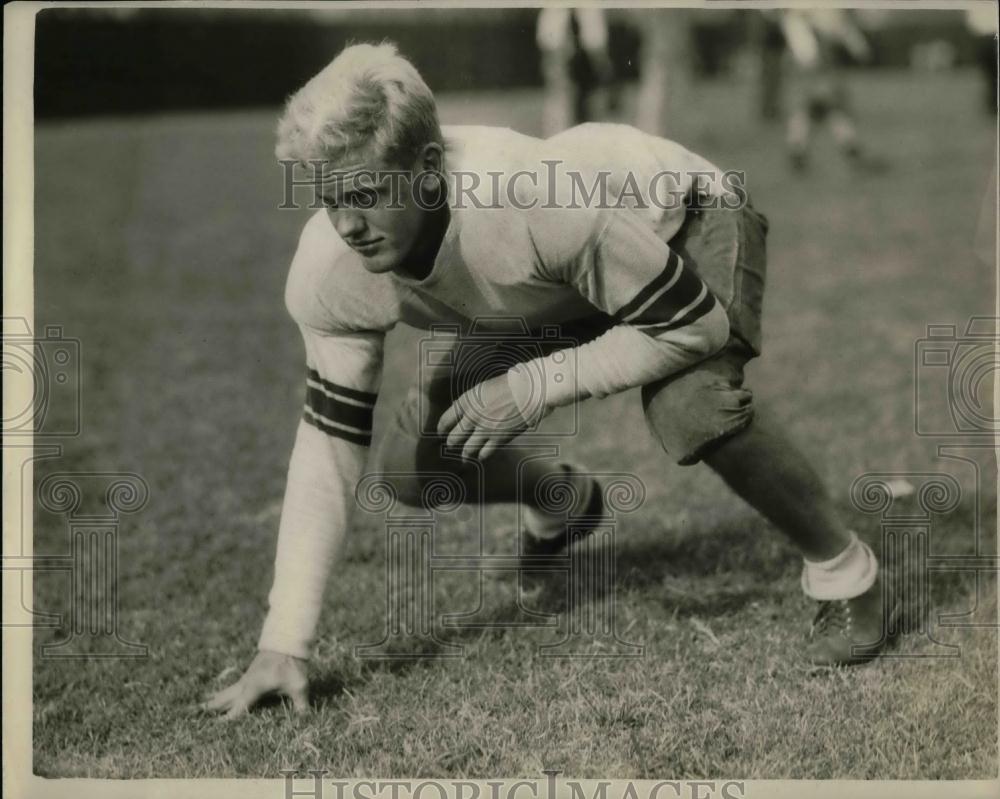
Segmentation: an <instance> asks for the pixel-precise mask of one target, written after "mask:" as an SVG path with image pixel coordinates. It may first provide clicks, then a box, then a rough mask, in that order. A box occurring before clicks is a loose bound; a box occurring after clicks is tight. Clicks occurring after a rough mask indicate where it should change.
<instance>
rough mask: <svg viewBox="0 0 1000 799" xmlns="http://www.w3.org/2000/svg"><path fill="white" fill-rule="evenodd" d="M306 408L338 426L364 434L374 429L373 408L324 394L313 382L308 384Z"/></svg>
mask: <svg viewBox="0 0 1000 799" xmlns="http://www.w3.org/2000/svg"><path fill="white" fill-rule="evenodd" d="M306 407H307V408H309V409H310V410H311V411H313V412H315V413H316V414H317V415H319V416H321V417H325V418H326V419H330V420H332V421H334V422H336V423H337V424H341V425H347V426H349V427H353V428H355V429H357V430H361V431H362V432H364V431H370V430H371V429H372V416H373V415H374V413H375V411H374V409H373V408H371V407H366V406H361V405H352V404H351V403H350V402H346V401H344V400H342V399H340V398H339V397H335V396H332V395H331V394H328V393H326V392H324V391H323V390H322V389H321V388H319V387H317V386H316V385H314V384H313V383H312V382H311V381H310V382H309V383H307V384H306Z"/></svg>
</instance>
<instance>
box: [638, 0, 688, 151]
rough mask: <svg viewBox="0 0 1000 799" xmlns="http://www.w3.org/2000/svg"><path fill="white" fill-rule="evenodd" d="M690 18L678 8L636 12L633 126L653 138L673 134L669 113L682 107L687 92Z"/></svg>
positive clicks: (683, 10) (686, 10)
mask: <svg viewBox="0 0 1000 799" xmlns="http://www.w3.org/2000/svg"><path fill="white" fill-rule="evenodd" d="M639 15H641V17H640V16H639ZM691 15H692V12H691V11H690V10H688V9H681V8H669V9H667V8H661V9H655V10H653V9H643V10H642V11H641V12H637V17H636V20H635V22H636V27H637V29H638V30H639V33H640V35H641V44H640V50H639V87H638V91H637V96H636V115H635V124H636V127H638V128H639V129H640V130H643V131H645V132H646V133H651V134H653V135H654V136H668V135H670V134H671V132H673V131H672V130H671V128H672V126H673V119H672V114H673V113H675V112H676V109H678V108H682V107H683V106H684V105H685V97H686V95H687V94H688V92H689V87H690V85H691V73H692V62H693V59H694V55H695V53H694V46H693V42H692V31H691Z"/></svg>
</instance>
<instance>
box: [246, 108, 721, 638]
mask: <svg viewBox="0 0 1000 799" xmlns="http://www.w3.org/2000/svg"><path fill="white" fill-rule="evenodd" d="M443 133H444V135H445V144H446V148H445V171H446V172H447V173H448V175H449V178H450V184H451V185H450V194H449V202H450V205H451V208H452V211H451V219H450V222H449V226H448V228H447V230H446V232H445V235H444V239H443V241H442V244H441V247H440V250H439V252H438V254H437V257H436V259H435V262H434V264H433V268H432V269H431V271H430V273H429V274H428V276H427V277H426V278H425V279H423V280H416V279H410V278H406V277H402V276H399V275H396V274H392V273H384V274H372V273H370V272H368V271H367V270H365V268H364V265H363V262H362V256H361V255H360V254H358V253H356V252H355V251H354V250H352V249H351V248H350V247H348V246H347V245H346V244H345V243H344V242H343V241H342V240H341V239H340V237H339V236H338V234H337V232H336V231H335V229H334V227H333V225H332V223H331V222H330V220H329V218H328V216H327V214H326V212H325V210H324V211H319V212H318V213H316V214H315V215H314V216H313V217H312V218H311V219H310V220H309V222H308V223H307V224H306V226H305V229H304V230H303V233H302V236H301V239H300V242H299V247H298V250H297V252H296V254H295V257H294V259H293V263H292V267H291V270H290V274H289V279H288V284H287V289H286V304H287V306H288V309H289V311H290V313H291V315H292V317H293V318H294V319H295V321H296V322H297V323H298V324H299V327H300V329H301V331H302V334H303V338H304V341H305V349H306V361H307V381H306V382H307V391H306V404H305V409H304V413H303V420H302V423H301V424H300V425H299V429H298V432H297V435H296V442H295V447H294V449H293V453H292V458H291V464H290V467H289V475H288V484H287V488H286V494H285V502H284V506H283V510H282V518H281V524H280V527H279V535H278V551H277V556H276V563H275V581H274V585H273V587H272V590H271V593H270V596H269V600H270V610H269V613H268V617H267V619H266V621H265V624H264V629H263V632H262V634H261V639H260V644H259V645H260V648H262V649H270V650H275V651H281V652H286V653H289V654H293V655H296V656H298V657H307V656H308V653H309V649H310V647H311V644H312V641H313V638H314V635H315V631H316V626H317V623H318V618H319V609H320V605H321V599H322V592H323V586H324V585H325V582H326V578H327V574H328V572H329V569H330V567H331V564H332V563H333V560H334V558H335V556H336V553H337V551H338V550H339V547H340V542H341V540H342V537H343V535H344V532H345V530H346V529H347V527H348V525H349V520H350V512H351V508H352V507H353V505H354V496H353V491H354V487H355V485H356V484H357V481H358V479H359V478H360V476H361V474H362V471H363V468H364V464H365V458H366V452H367V447H368V445H369V444H370V443H371V437H372V416H373V408H374V405H375V401H376V397H377V392H378V388H379V384H380V379H381V365H382V347H383V339H384V335H385V333H386V332H387V331H388V330H390V329H391V328H392V327H393V326H394V325H396V324H397V323H399V322H403V323H406V324H409V325H412V326H414V327H418V328H424V329H426V328H429V327H431V326H432V325H435V324H442V323H447V324H456V325H458V326H459V327H460V328H461V329H463V330H467V329H468V328H469V326H470V325H471V323H472V321H473V320H476V321H477V323H478V329H479V330H490V329H497V330H502V329H510V324H511V320H520V321H519V322H518V324H524V325H526V326H527V327H528V328H530V329H536V328H538V327H540V326H544V325H553V324H559V323H568V322H573V321H575V320H581V319H594V318H600V319H603V320H605V322H607V323H608V324H607V325H605V327H609V328H610V329H608V330H607V332H605V333H603V334H602V335H601V336H599V337H598V338H597V339H595V340H594V341H591V342H589V343H586V344H583V345H581V346H579V347H577V348H575V353H574V354H575V355H576V357H575V358H572V359H560V362H561V363H563V364H564V365H563V367H561V368H554V367H553V365H552V364H551V363H547V362H546V360H545V359H544V358H540V359H538V361H537V362H529V363H528V364H526V365H524V366H523V367H517V368H515V369H514V370H512V371H511V372H510V373H509V374H508V380H509V386H510V389H511V391H512V393H513V394H514V398H515V400H516V401H517V402H518V404H519V405H520V406H521V407H522V408H525V407H526V403H527V402H528V398H527V396H526V395H525V392H527V394H531V393H532V391H533V389H532V386H533V385H538V383H537V381H538V380H539V379H541V380H542V382H543V383H544V384H545V385H546V392H545V401H546V403H548V405H549V407H548V408H546V410H549V409H551V407H556V406H559V405H565V404H568V403H570V402H573V401H575V400H577V399H581V398H585V397H591V396H597V397H601V396H606V395H608V394H612V393H616V392H618V391H622V390H625V389H627V388H631V387H634V386H638V385H643V384H645V383H648V382H652V381H653V380H656V379H659V378H662V377H665V376H667V375H669V374H671V373H673V372H675V371H679V370H680V369H683V368H686V367H688V366H690V365H692V364H693V363H696V362H697V361H699V360H701V359H704V358H706V357H708V356H710V355H711V354H713V353H714V352H716V351H717V350H718V349H720V348H721V347H722V346H723V345H724V344H725V342H726V340H727V338H728V335H729V323H728V320H727V317H726V314H725V311H724V310H723V308H722V306H721V304H720V303H719V302H718V300H717V299H716V298H715V297H714V296H713V294H712V293H711V292H710V291H708V289H707V287H706V285H705V284H704V283H703V282H702V281H701V279H699V277H698V276H697V274H696V273H695V272H694V271H693V270H692V269H689V268H688V267H686V266H685V265H684V262H683V259H682V258H681V257H680V256H679V255H678V253H676V252H674V251H672V250H671V248H670V246H669V244H668V242H669V241H670V240H671V239H672V238H673V237H674V236H675V234H676V233H677V232H678V230H679V229H680V227H681V225H682V224H683V222H684V219H685V215H686V212H687V211H686V208H687V200H688V198H689V197H690V195H691V194H692V191H693V190H695V191H696V192H697V193H698V194H699V195H701V196H702V197H703V199H704V198H706V197H707V198H717V199H718V200H719V201H720V202H721V201H723V200H725V201H726V202H730V203H731V202H733V201H734V195H733V194H732V193H730V192H728V191H727V190H726V187H725V185H724V182H723V176H722V174H721V173H720V171H719V170H718V168H716V167H715V166H714V165H713V164H711V163H710V162H708V161H706V160H705V159H704V158H702V157H700V156H698V155H696V154H694V153H692V152H690V151H688V150H686V149H685V148H683V147H682V146H680V145H678V144H676V143H674V142H671V141H667V140H665V139H660V138H656V137H653V136H648V135H646V134H643V133H641V132H639V131H638V130H636V129H634V128H630V127H626V126H621V125H604V124H587V125H581V126H578V127H576V128H573V129H570V130H568V131H566V132H564V133H561V134H559V135H557V136H554V137H552V138H550V139H548V140H544V141H543V140H539V139H535V138H532V137H529V136H524V135H521V134H519V133H516V132H514V131H512V130H509V129H501V128H487V127H450V128H445V129H444V131H443ZM489 173H494V174H496V173H499V178H494V177H491V176H490V174H489ZM473 175H475V176H479V178H480V180H479V186H478V188H477V189H472V186H473V184H474V183H475V178H473V177H472V176H473ZM516 175H520V177H518V178H516V179H515V176H516ZM532 175H535V176H537V179H535V180H533V179H532V178H531V177H530V176H532ZM574 175H575V176H576V177H575V178H574V177H573V176H574ZM602 181H606V196H603V197H602V194H601V185H602ZM595 187H596V189H597V190H596V192H595V191H594V189H595ZM494 188H499V191H498V192H495V191H494ZM463 189H464V191H463ZM587 194H593V196H592V197H590V199H589V201H587V199H586V197H585V195H587ZM727 216H728V215H727ZM735 248H736V243H735V237H734V241H733V245H732V248H731V249H730V250H728V251H727V252H726V255H725V258H726V259H729V260H730V261H735V257H736V251H735ZM721 268H722V269H724V270H726V269H729V268H731V263H727V264H725V265H722V266H721ZM549 357H550V358H551V356H549ZM566 362H569V363H571V364H572V365H573V369H574V370H575V372H574V373H572V374H569V375H567V374H564V373H562V372H564V371H565V368H566V367H565V363H566ZM531 369H534V370H535V371H536V372H537V374H535V375H534V376H532V375H530V374H529V373H528V371H529V370H531ZM553 375H556V376H555V377H554V378H553V377H552V376H553ZM526 414H527V411H526Z"/></svg>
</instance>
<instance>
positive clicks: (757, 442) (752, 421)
mask: <svg viewBox="0 0 1000 799" xmlns="http://www.w3.org/2000/svg"><path fill="white" fill-rule="evenodd" d="M742 346H743V345H740V344H739V343H737V344H735V345H734V346H733V347H731V348H729V349H728V350H724V351H723V352H722V353H721V354H720V355H717V356H716V357H714V358H712V359H709V360H708V361H705V362H703V363H702V364H699V365H697V366H695V367H693V368H692V369H690V370H687V371H686V372H683V373H681V374H680V375H677V376H674V377H672V378H668V379H667V380H666V381H660V382H659V383H655V384H650V385H648V386H645V387H643V405H644V409H645V412H646V419H647V421H648V422H649V424H650V427H651V429H652V431H653V433H654V435H655V436H656V437H657V438H658V439H659V441H660V443H661V444H662V445H663V447H664V449H665V450H666V451H667V452H668V453H669V454H671V455H672V456H673V457H674V458H675V459H676V460H677V461H678V462H679V463H681V464H684V465H687V464H691V463H695V462H697V461H698V460H704V461H705V463H707V464H708V465H709V466H710V467H711V468H712V469H713V470H714V471H715V472H716V473H718V474H719V475H720V476H721V477H722V479H723V480H724V481H725V482H726V484H727V485H729V487H730V488H731V489H732V490H733V491H734V492H735V493H736V494H737V495H739V496H740V497H741V498H742V499H743V500H744V501H746V502H747V503H748V504H749V505H750V506H751V507H753V508H754V509H755V510H757V511H758V512H759V513H761V514H762V515H763V516H764V517H765V518H767V519H768V520H769V521H771V522H772V523H773V524H774V525H775V526H776V527H777V528H778V529H779V530H780V531H781V532H782V533H784V534H785V535H786V536H787V537H788V538H789V540H790V541H791V542H792V543H794V544H795V545H796V547H797V548H798V549H799V551H800V552H801V553H802V556H803V571H802V588H803V590H804V591H805V592H806V594H807V595H808V596H809V597H811V598H813V599H816V600H818V601H819V602H820V607H819V611H818V613H817V615H816V618H815V620H814V622H813V628H812V630H811V632H810V638H809V642H808V643H807V645H806V652H805V654H806V657H807V658H808V659H809V660H811V661H812V662H813V663H816V664H822V665H833V664H852V663H859V662H862V661H864V660H867V659H869V658H870V657H872V656H873V655H874V654H876V653H877V652H878V651H879V649H880V648H881V647H882V646H883V645H884V643H885V641H886V638H887V635H886V632H887V629H889V628H891V627H892V626H893V623H892V621H891V616H892V614H893V613H894V612H895V607H894V603H891V602H890V603H886V604H883V591H882V583H881V581H880V580H879V579H878V578H879V568H878V561H877V560H876V558H875V554H874V553H873V552H872V550H871V548H870V547H868V545H867V544H865V543H864V542H862V541H861V540H860V539H859V538H858V537H857V535H855V534H854V533H853V532H851V531H849V530H848V529H847V528H846V527H845V526H844V524H843V521H842V520H841V519H840V518H839V515H838V513H837V510H836V507H835V505H834V503H833V500H832V499H831V497H830V495H829V493H828V492H827V491H826V489H825V487H824V486H823V483H822V481H821V480H820V478H819V476H818V475H817V474H816V472H815V470H814V469H813V468H812V466H811V465H810V464H809V462H808V460H807V459H806V458H805V457H804V456H803V455H802V454H801V452H800V451H799V450H798V449H797V448H796V447H795V445H794V444H792V443H791V442H790V440H789V439H788V437H787V436H786V435H785V434H784V433H783V432H782V431H781V429H780V427H779V426H778V425H777V424H775V423H774V422H772V421H771V420H770V419H769V418H768V417H767V416H766V414H765V415H760V414H759V413H758V412H757V410H756V409H755V408H754V407H753V401H752V395H751V394H750V392H749V391H748V390H747V389H746V388H745V387H744V386H743V385H742V381H743V369H742V363H741V357H742V358H743V359H744V360H745V355H744V356H741V354H740V350H741V348H742Z"/></svg>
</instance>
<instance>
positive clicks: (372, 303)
mask: <svg viewBox="0 0 1000 799" xmlns="http://www.w3.org/2000/svg"><path fill="white" fill-rule="evenodd" d="M285 306H286V307H287V308H288V312H289V314H291V316H292V318H293V319H294V320H295V321H296V322H297V323H298V324H300V325H305V326H307V327H311V328H313V329H315V330H319V331H321V332H328V333H337V332H347V333H354V332H363V331H373V330H374V331H385V330H389V329H390V328H391V327H392V326H393V325H394V324H395V323H396V322H397V321H398V319H399V297H398V293H397V290H396V288H395V286H394V284H393V282H392V280H391V279H389V277H388V276H387V275H377V274H372V273H371V272H369V271H368V270H366V269H365V268H364V265H363V264H362V263H361V256H360V255H358V254H357V253H356V252H354V251H353V250H352V249H351V248H350V247H348V246H347V245H346V244H345V243H344V241H343V240H342V239H341V238H340V236H338V235H337V232H336V230H335V229H334V227H333V225H332V224H331V223H330V220H329V217H328V216H327V214H326V211H324V210H320V211H317V212H316V213H315V214H313V215H312V216H311V217H310V218H309V221H308V222H306V224H305V225H304V226H303V228H302V234H301V235H300V237H299V243H298V247H297V249H296V251H295V256H294V258H293V259H292V265H291V268H290V269H289V272H288V280H287V282H286V284H285Z"/></svg>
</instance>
